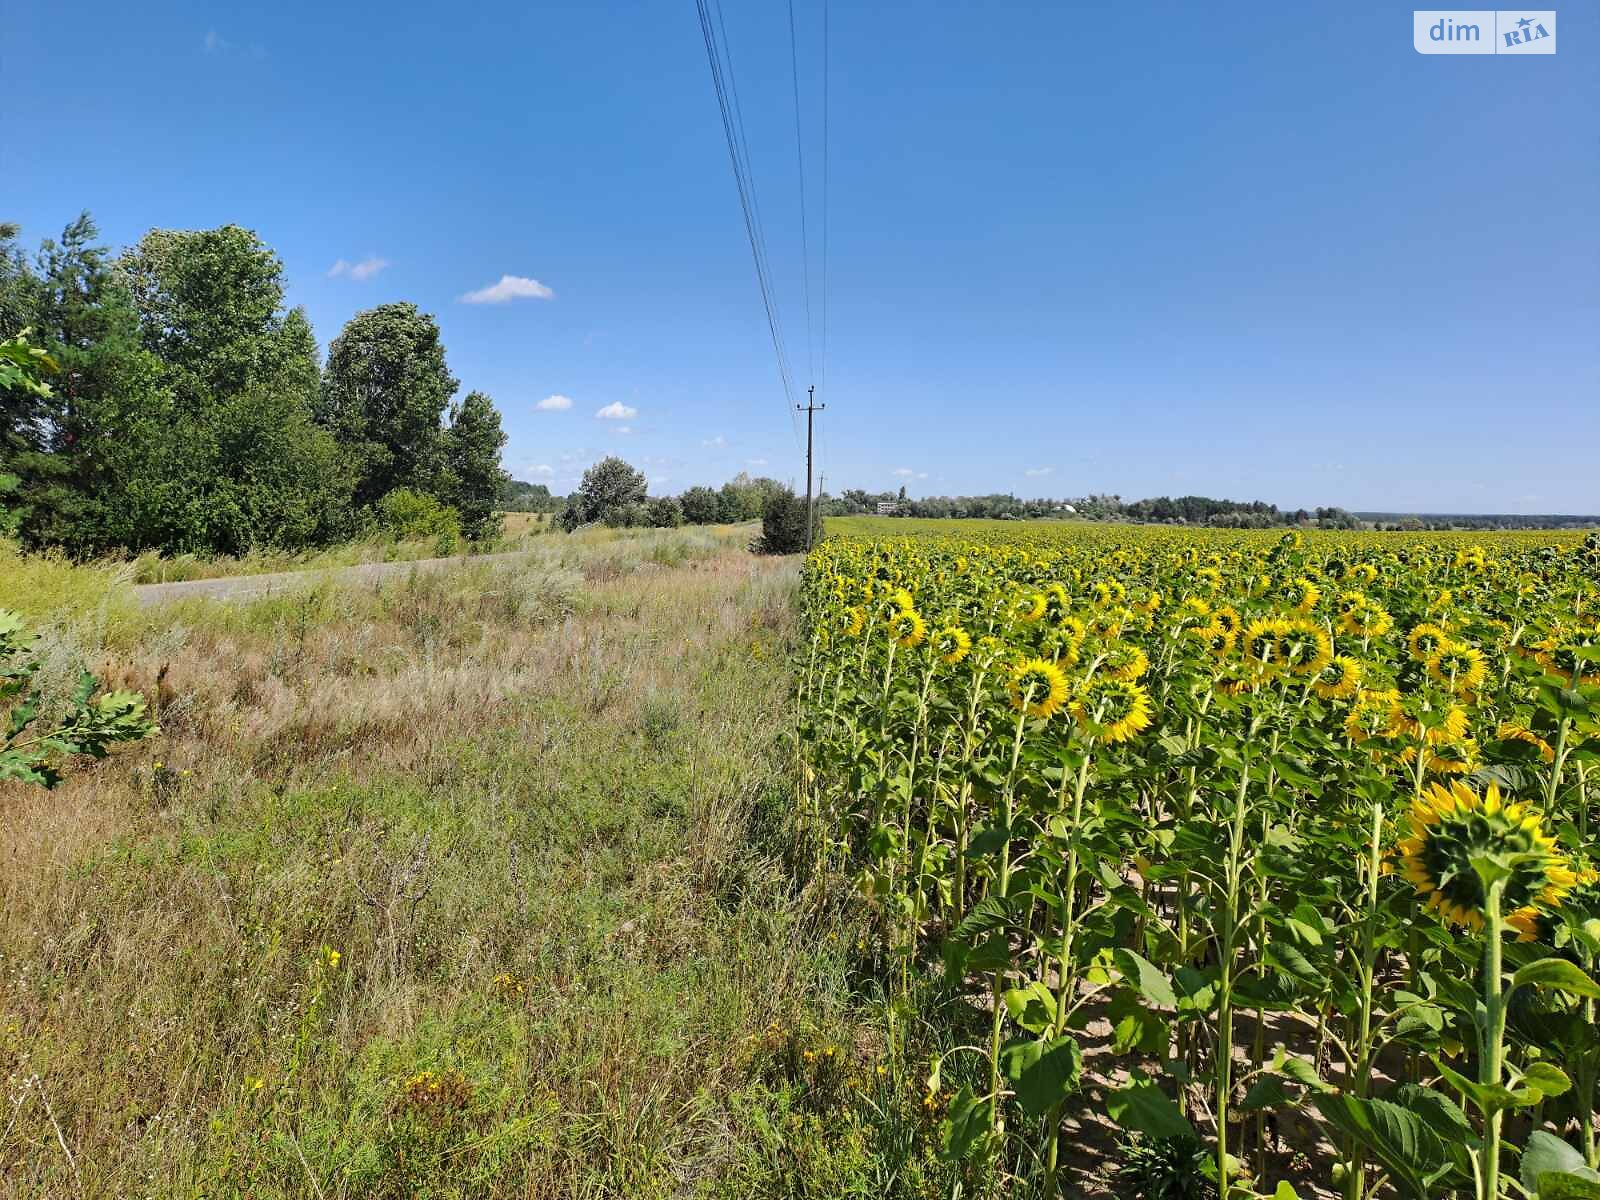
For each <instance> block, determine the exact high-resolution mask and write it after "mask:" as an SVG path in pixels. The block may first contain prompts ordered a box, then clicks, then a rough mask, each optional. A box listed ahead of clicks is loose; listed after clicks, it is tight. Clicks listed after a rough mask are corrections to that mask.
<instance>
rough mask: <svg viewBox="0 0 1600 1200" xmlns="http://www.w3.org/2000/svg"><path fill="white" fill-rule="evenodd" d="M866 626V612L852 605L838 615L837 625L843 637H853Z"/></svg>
mask: <svg viewBox="0 0 1600 1200" xmlns="http://www.w3.org/2000/svg"><path fill="white" fill-rule="evenodd" d="M866 624H867V610H866V609H864V608H862V607H860V606H859V605H852V606H851V607H849V608H847V609H845V610H844V611H843V612H842V613H840V614H839V625H840V627H841V632H842V633H843V634H844V636H845V637H855V636H856V635H857V634H859V633H860V632H861V630H862V629H863V628H865V626H866Z"/></svg>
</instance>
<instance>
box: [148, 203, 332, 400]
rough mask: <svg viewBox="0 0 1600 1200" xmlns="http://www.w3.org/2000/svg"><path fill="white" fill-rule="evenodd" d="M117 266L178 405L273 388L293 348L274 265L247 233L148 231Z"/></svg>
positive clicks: (279, 269) (232, 228)
mask: <svg viewBox="0 0 1600 1200" xmlns="http://www.w3.org/2000/svg"><path fill="white" fill-rule="evenodd" d="M118 268H119V270H120V272H121V274H122V277H123V279H124V280H125V281H126V284H127V287H128V291H129V293H130V295H131V296H132V299H133V304H134V308H135V309H136V310H137V312H138V314H139V327H140V331H141V334H142V337H143V341H144V345H145V348H146V349H148V350H149V351H150V352H151V353H153V354H155V355H156V356H157V357H158V358H160V360H161V361H162V363H163V364H165V366H166V368H167V371H168V373H169V376H168V382H169V384H170V386H171V387H172V390H173V392H174V393H175V394H176V395H177V397H178V399H179V400H180V401H181V402H183V403H185V404H186V405H190V406H195V407H199V406H203V405H204V404H205V402H206V401H207V400H208V399H210V398H213V397H218V396H231V395H235V394H237V393H239V392H243V391H245V390H247V389H248V388H251V387H254V386H257V385H260V384H263V383H266V382H268V381H276V380H277V379H278V378H279V377H280V376H281V374H282V372H283V370H284V366H285V359H286V358H287V357H289V356H290V355H291V354H293V353H295V352H296V351H298V350H300V349H301V348H302V347H301V346H300V344H299V338H298V336H297V333H295V332H293V331H291V333H290V334H288V335H285V333H284V321H285V316H284V313H283V263H282V262H281V261H280V260H279V258H278V256H277V255H276V254H274V253H273V252H272V250H271V249H270V248H269V247H268V246H266V245H265V244H264V243H263V242H262V241H261V239H260V238H258V237H257V236H256V235H255V234H254V233H253V232H251V231H250V230H248V229H241V228H240V227H239V226H237V225H224V226H222V227H221V228H218V229H200V230H177V229H152V230H151V231H150V232H149V233H147V234H145V235H144V237H142V238H141V239H139V244H138V245H137V246H135V247H133V248H132V249H131V250H129V251H127V253H125V254H124V255H123V256H122V258H121V259H120V260H119V261H118Z"/></svg>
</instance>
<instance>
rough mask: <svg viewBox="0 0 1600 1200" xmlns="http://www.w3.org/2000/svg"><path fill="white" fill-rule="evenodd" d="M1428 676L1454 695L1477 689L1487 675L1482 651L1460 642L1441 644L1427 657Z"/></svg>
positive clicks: (1487, 671)
mask: <svg viewBox="0 0 1600 1200" xmlns="http://www.w3.org/2000/svg"><path fill="white" fill-rule="evenodd" d="M1428 674H1429V675H1431V676H1432V677H1433V678H1434V679H1435V680H1437V681H1438V682H1439V683H1442V684H1444V686H1445V687H1447V688H1449V689H1450V691H1452V692H1454V693H1455V694H1456V695H1458V696H1459V695H1461V694H1463V693H1465V692H1471V691H1474V690H1476V689H1477V687H1478V685H1479V684H1481V683H1482V682H1483V681H1484V679H1485V678H1486V677H1487V676H1488V674H1489V668H1488V666H1487V665H1486V664H1485V663H1484V661H1483V651H1481V650H1479V649H1478V648H1477V647H1476V646H1468V645H1466V644H1465V643H1462V642H1449V641H1447V642H1442V643H1440V645H1439V647H1438V649H1436V650H1435V651H1434V652H1433V653H1432V654H1430V655H1428Z"/></svg>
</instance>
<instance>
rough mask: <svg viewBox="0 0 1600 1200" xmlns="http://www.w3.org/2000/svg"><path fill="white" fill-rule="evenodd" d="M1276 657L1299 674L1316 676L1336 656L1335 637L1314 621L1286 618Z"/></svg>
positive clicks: (1282, 625) (1279, 637)
mask: <svg viewBox="0 0 1600 1200" xmlns="http://www.w3.org/2000/svg"><path fill="white" fill-rule="evenodd" d="M1275 657H1276V658H1277V660H1278V661H1279V662H1280V663H1281V664H1282V665H1283V667H1284V668H1285V669H1286V670H1289V671H1291V672H1293V673H1294V674H1296V675H1306V676H1315V675H1318V674H1320V673H1321V671H1322V668H1323V667H1325V666H1327V665H1328V663H1330V662H1331V661H1332V660H1333V639H1332V638H1330V637H1329V636H1328V634H1327V631H1326V630H1324V629H1323V628H1322V626H1320V625H1318V624H1317V623H1316V622H1314V621H1307V620H1304V619H1301V620H1295V621H1283V622H1280V632H1279V634H1278V647H1277V651H1276V653H1275Z"/></svg>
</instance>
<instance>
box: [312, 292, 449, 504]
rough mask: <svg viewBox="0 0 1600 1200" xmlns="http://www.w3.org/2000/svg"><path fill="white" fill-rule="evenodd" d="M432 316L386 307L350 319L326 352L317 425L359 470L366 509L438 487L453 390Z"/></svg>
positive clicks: (412, 308)
mask: <svg viewBox="0 0 1600 1200" xmlns="http://www.w3.org/2000/svg"><path fill="white" fill-rule="evenodd" d="M458 386H459V385H458V383H457V381H456V379H455V378H454V377H453V376H451V374H450V370H449V368H448V367H447V366H446V365H445V360H444V344H443V342H442V341H441V340H440V337H439V326H438V325H437V324H436V323H435V322H434V319H433V317H432V316H430V315H429V314H427V313H424V312H419V311H418V309H417V306H416V305H415V304H410V303H401V304H384V305H380V306H379V307H377V308H373V309H368V310H367V311H366V312H361V313H357V314H356V315H355V316H354V317H352V318H350V321H349V323H348V324H346V325H345V327H344V331H343V332H342V333H341V334H340V335H339V336H338V337H337V338H335V339H334V341H333V345H331V346H330V347H329V348H328V365H327V367H326V368H325V370H324V371H323V376H322V391H321V395H320V397H319V399H318V403H317V409H316V417H317V421H318V423H319V424H321V425H322V426H324V427H325V428H327V429H328V430H330V431H331V432H332V433H333V436H334V438H335V439H336V440H337V441H338V442H339V444H340V445H342V446H344V447H345V448H346V449H347V451H349V453H350V454H351V456H352V457H353V458H354V459H355V461H356V465H357V472H358V475H357V482H356V487H355V496H354V500H355V503H356V505H357V506H358V507H361V508H365V507H368V506H370V505H371V504H373V503H375V502H376V501H377V500H378V499H379V498H380V497H382V496H384V495H386V494H387V493H389V492H391V491H393V490H394V489H395V488H397V487H409V488H413V489H416V490H419V491H429V492H431V491H433V490H434V489H435V487H436V486H437V484H438V474H439V471H440V469H441V468H442V466H443V463H442V461H441V449H442V446H441V442H442V434H441V432H440V428H439V422H440V419H441V418H442V417H443V415H444V412H445V408H446V406H447V405H448V404H449V402H450V397H451V396H453V395H455V391H456V388H457V387H458Z"/></svg>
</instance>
